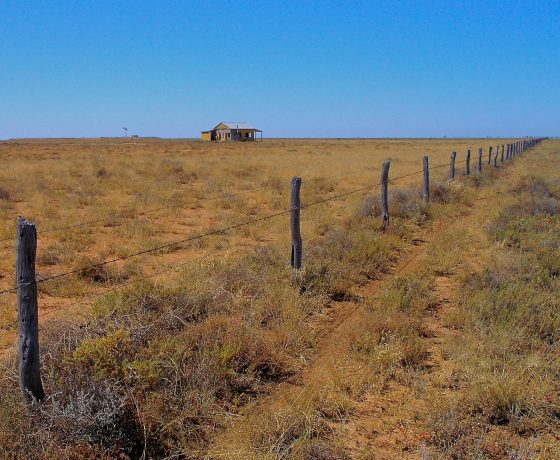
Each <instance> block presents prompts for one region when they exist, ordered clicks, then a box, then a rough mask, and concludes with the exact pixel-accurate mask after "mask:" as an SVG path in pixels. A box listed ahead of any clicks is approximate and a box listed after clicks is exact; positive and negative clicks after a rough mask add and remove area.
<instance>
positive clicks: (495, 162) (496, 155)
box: [494, 145, 500, 168]
mask: <svg viewBox="0 0 560 460" xmlns="http://www.w3.org/2000/svg"><path fill="white" fill-rule="evenodd" d="M498 153H500V146H499V145H498V146H497V147H496V153H495V154H494V168H497V167H498Z"/></svg>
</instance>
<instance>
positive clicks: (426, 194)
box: [422, 155, 430, 203]
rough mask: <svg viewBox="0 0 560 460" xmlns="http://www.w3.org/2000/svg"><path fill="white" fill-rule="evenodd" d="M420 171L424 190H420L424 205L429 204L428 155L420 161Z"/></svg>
mask: <svg viewBox="0 0 560 460" xmlns="http://www.w3.org/2000/svg"><path fill="white" fill-rule="evenodd" d="M422 171H423V172H424V188H423V190H422V198H423V199H424V203H429V202H430V160H429V159H428V155H424V160H423V161H422Z"/></svg>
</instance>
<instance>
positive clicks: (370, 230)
mask: <svg viewBox="0 0 560 460" xmlns="http://www.w3.org/2000/svg"><path fill="white" fill-rule="evenodd" d="M506 142H507V140H500V141H499V143H500V144H502V143H506ZM496 144H497V141H493V140H492V141H489V140H468V141H467V140H465V141H461V140H449V141H428V140H403V141H396V140H379V141H365V140H364V141H362V140H355V141H349V140H346V141H335V140H333V141H319V140H317V141H311V140H309V141H303V140H302V141H295V140H290V141H265V142H263V143H254V144H221V145H213V144H212V145H210V144H203V143H199V142H187V141H158V140H153V141H149V140H140V141H138V142H130V143H125V142H122V141H116V140H110V141H109V140H104V141H103V140H100V141H94V140H84V141H17V142H15V141H12V142H5V143H0V156H1V158H2V161H3V165H4V166H5V167H4V168H3V169H2V172H0V213H1V224H0V237H5V238H7V237H9V236H11V235H12V234H13V227H14V225H15V216H16V215H17V214H23V215H25V216H26V217H27V218H29V219H31V220H33V221H35V222H36V223H37V226H38V232H39V250H38V271H39V274H40V276H46V275H50V274H55V273H59V272H62V271H66V270H77V273H76V275H75V276H71V277H66V278H61V279H57V280H55V281H52V282H47V283H44V284H41V285H40V287H41V289H40V316H41V318H42V325H41V334H42V335H41V346H42V356H43V361H42V372H43V381H44V385H45V389H46V392H47V394H48V395H49V396H48V398H47V400H46V401H45V402H43V403H42V404H37V405H36V406H35V407H33V408H32V409H31V410H30V411H27V410H26V408H25V407H24V402H23V400H22V397H21V396H20V394H19V390H18V387H17V372H16V366H15V356H14V353H13V344H14V343H15V326H16V325H15V323H14V321H15V313H14V308H13V306H14V297H13V296H12V297H10V296H3V298H2V299H1V301H2V304H1V308H2V310H1V315H0V327H1V328H2V345H3V347H4V349H5V351H4V369H3V375H2V380H1V381H0V391H1V394H2V400H1V407H0V410H1V414H0V415H1V416H0V452H2V455H4V456H6V457H10V456H12V457H13V458H54V459H56V458H61V459H62V458H123V457H124V458H127V457H130V458H139V457H144V458H231V459H234V458H235V459H251V458H253V459H283V458H293V459H309V460H310V459H325V460H328V459H338V458H363V459H367V458H378V455H381V458H403V457H405V456H410V458H418V457H421V456H422V457H424V458H471V457H473V458H519V459H522V458H539V457H540V458H553V455H555V452H556V451H557V450H558V448H559V447H560V445H559V442H560V441H559V439H558V432H559V431H558V430H559V419H560V393H559V391H560V388H559V384H558V376H559V375H560V361H559V349H558V346H559V341H558V339H559V337H558V331H559V330H560V313H559V312H560V309H559V308H558V307H559V306H558V301H557V298H558V294H559V292H558V290H559V289H560V286H559V285H558V273H560V266H559V265H558V262H557V261H558V260H559V259H558V255H559V254H558V243H557V241H555V237H554V235H557V232H558V226H559V221H558V218H559V217H558V216H559V214H558V213H559V212H560V201H559V199H558V197H560V184H559V183H558V182H556V179H555V178H554V177H551V176H550V174H551V172H555V171H556V172H557V171H558V166H559V165H560V163H559V160H558V143H557V142H554V141H547V142H546V143H545V144H543V145H541V146H539V147H537V149H536V150H535V152H531V153H528V154H527V156H524V157H520V158H518V159H516V160H515V163H514V164H510V165H507V166H504V168H500V171H499V172H497V173H496V172H495V171H493V170H492V171H491V172H490V170H489V169H488V167H487V166H486V164H485V165H484V166H485V173H484V176H483V178H482V179H478V178H459V179H458V180H457V181H456V182H455V183H453V184H448V183H447V182H445V180H444V179H445V177H446V175H447V169H446V168H442V169H437V170H434V171H433V174H432V180H433V185H432V197H433V203H432V204H430V205H426V204H424V203H422V200H421V196H420V194H419V181H420V179H419V176H411V177H408V178H406V179H404V180H402V181H398V182H395V184H394V185H393V186H392V191H391V198H390V201H391V212H392V215H393V221H392V225H391V228H390V231H389V232H387V233H382V232H381V231H380V221H379V217H378V216H379V202H378V198H377V189H375V190H374V191H372V192H371V194H370V195H369V196H368V194H364V193H361V194H356V195H349V196H347V197H345V198H344V199H341V200H334V201H331V202H328V203H325V204H322V205H320V206H316V207H310V208H307V209H304V210H303V212H302V216H303V235H304V258H305V268H304V269H303V270H302V271H301V272H293V271H291V270H290V269H289V267H288V262H289V235H288V232H287V229H288V224H287V216H283V217H279V218H275V219H271V220H268V221H266V222H263V223H259V224H256V225H251V226H246V227H242V228H240V229H238V230H235V231H233V232H228V233H225V234H218V235H215V236H212V237H209V238H206V239H201V240H196V243H191V244H185V245H180V246H177V247H172V248H168V249H166V250H162V251H159V252H157V253H156V254H150V255H145V256H141V257H135V258H131V259H129V260H128V261H126V263H122V264H110V265H106V266H103V267H98V268H97V269H95V270H91V269H89V268H88V267H90V266H91V265H92V264H93V263H95V262H97V261H102V260H107V259H110V258H114V257H120V256H124V255H126V254H130V253H133V252H136V251H141V250H144V249H146V248H150V247H154V246H157V245H160V244H165V243H168V242H173V241H177V240H183V239H186V238H189V237H190V236H192V235H196V234H199V233H203V232H206V231H208V230H213V229H219V228H222V227H225V226H228V225H234V224H237V223H239V222H243V221H246V220H248V219H252V218H255V217H260V216H263V215H267V214H270V213H274V212H278V211H280V210H284V209H286V208H287V205H288V203H287V201H288V192H289V189H288V188H289V179H290V177H291V176H293V175H300V176H302V177H303V180H304V182H303V188H302V200H303V203H304V204H305V202H308V203H309V202H312V201H315V200H318V199H322V198H326V197H328V196H331V195H336V194H339V193H344V192H347V191H349V190H352V189H356V188H360V187H363V186H366V185H368V184H371V183H375V182H377V181H378V175H379V165H380V164H381V161H383V160H385V159H391V161H392V164H391V176H392V177H396V176H400V175H405V174H407V173H410V172H413V171H417V170H418V169H421V156H422V155H423V154H426V153H428V154H429V155H430V160H431V163H432V165H437V164H441V163H447V162H448V157H449V153H450V151H451V150H457V151H458V152H459V160H458V161H459V162H458V171H461V170H462V163H461V162H460V161H461V160H462V159H463V158H464V152H465V151H466V149H467V148H471V149H473V151H474V149H475V148H478V146H479V145H481V146H484V147H486V146H488V145H493V146H495V145H496ZM537 152H538V154H537ZM529 156H530V157H529ZM529 158H531V159H534V160H535V161H534V162H529V161H528V159H529ZM522 166H525V167H526V168H527V170H528V172H527V173H525V172H523V170H522ZM347 172H351V173H352V174H351V175H348V176H346V175H344V174H345V173H347ZM22 178H27V179H29V180H26V181H24V180H22ZM254 188H258V189H259V190H258V191H256V192H253V193H243V194H236V193H237V192H240V191H244V190H249V189H254ZM498 192H499V194H496V199H495V200H485V201H477V198H479V197H481V196H485V195H487V194H490V195H492V194H494V193H498ZM227 193H231V194H232V195H231V196H226V195H225V194H227ZM498 197H499V198H498ZM481 203H486V205H485V206H481ZM161 208H165V209H161ZM154 209H157V211H153V212H152V210H154ZM98 219H107V220H105V221H103V222H97V223H95V224H92V226H89V227H77V228H71V229H68V230H65V231H60V232H45V231H44V230H48V229H50V228H55V227H61V226H66V225H72V224H74V223H77V222H87V221H95V220H98ZM42 230H43V232H42ZM426 241H428V243H426ZM3 244H4V246H3V247H2V249H0V250H2V251H3V253H2V254H3V256H2V258H1V262H0V286H1V287H2V288H5V287H9V286H10V285H11V282H12V280H13V275H12V272H13V264H14V260H13V242H12V241H6V242H4V243H3ZM204 254H207V255H208V256H207V257H205V258H204V259H199V260H194V259H195V258H197V257H200V256H201V255H204ZM419 254H422V257H419ZM189 261H192V262H191V263H188V264H186V265H182V266H177V267H176V269H171V270H169V271H166V272H165V273H162V274H160V275H158V276H151V275H155V274H156V273H158V272H159V271H160V270H162V269H166V268H169V267H175V266H176V265H178V264H184V263H185V262H189ZM410 261H412V262H411V263H410V264H409V262H410ZM442 279H444V280H446V281H445V282H446V283H447V282H449V283H450V286H451V288H450V289H449V292H447V293H445V297H446V301H447V300H448V299H447V298H449V299H451V305H452V307H449V306H448V307H447V308H442V302H443V300H442V299H443V297H442V295H443V294H442V288H441V285H442ZM103 292H106V294H105V295H102V296H100V297H96V298H93V299H89V297H88V296H90V295H91V294H92V293H94V294H95V293H103ZM78 301H82V303H80V304H76V302H78ZM337 324H339V325H340V327H339V326H337ZM436 338H437V340H436ZM404 400H408V401H409V402H411V404H410V407H409V409H406V410H401V405H402V401H404ZM380 407H383V408H385V409H386V413H391V411H395V413H394V414H392V415H391V416H390V417H389V418H387V417H388V416H387V415H380V414H379V412H376V411H377V410H378V409H379V408H380ZM384 417H385V418H384ZM372 420H374V421H376V422H375V423H377V424H375V423H373V422H372ZM372 423H373V424H372ZM364 427H365V428H367V429H368V430H369V431H368V430H365V431H366V432H367V434H365V435H364V430H361V431H360V430H358V428H364ZM402 427H405V431H406V430H408V429H410V432H409V431H406V433H405V434H404V435H403V434H402V433H403V429H402ZM353 430H354V431H353ZM379 430H384V431H379ZM381 441H383V442H381Z"/></svg>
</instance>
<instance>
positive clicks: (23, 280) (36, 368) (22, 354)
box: [16, 217, 45, 403]
mask: <svg viewBox="0 0 560 460" xmlns="http://www.w3.org/2000/svg"><path fill="white" fill-rule="evenodd" d="M36 252H37V230H36V229H35V225H34V224H32V223H31V222H28V221H27V220H25V219H24V218H23V217H19V218H18V222H17V242H16V286H17V288H18V289H17V299H18V335H19V346H18V353H19V384H20V388H21V391H22V393H23V396H24V397H25V399H26V400H27V402H28V403H31V402H33V400H38V401H41V400H42V399H44V397H45V392H44V390H43V384H42V382H41V368H40V361H39V360H40V357H39V311H38V310H39V307H38V303H37V280H36V278H35V256H36Z"/></svg>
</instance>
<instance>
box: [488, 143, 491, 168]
mask: <svg viewBox="0 0 560 460" xmlns="http://www.w3.org/2000/svg"><path fill="white" fill-rule="evenodd" d="M491 161H492V146H490V147H488V164H490V162H491Z"/></svg>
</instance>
